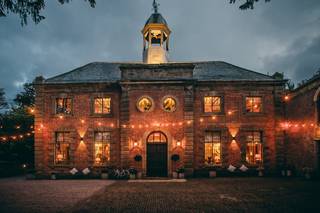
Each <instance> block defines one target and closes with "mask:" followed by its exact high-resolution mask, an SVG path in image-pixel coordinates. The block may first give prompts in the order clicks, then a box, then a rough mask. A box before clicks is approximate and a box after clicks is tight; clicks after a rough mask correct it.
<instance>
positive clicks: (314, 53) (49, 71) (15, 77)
mask: <svg viewBox="0 0 320 213" xmlns="http://www.w3.org/2000/svg"><path fill="white" fill-rule="evenodd" d="M158 1H159V3H160V4H161V6H160V12H161V13H162V14H163V16H164V17H165V18H166V19H167V21H168V23H169V25H170V28H171V29H172V32H173V33H172V41H171V52H170V55H171V59H172V60H174V61H190V60H224V61H227V62H230V63H233V64H236V65H239V66H243V67H246V68H248V69H253V70H256V71H259V72H263V73H268V72H269V73H272V72H275V71H284V72H286V74H287V76H289V77H291V78H293V79H294V80H295V81H300V80H302V79H305V78H308V77H309V75H311V74H312V73H313V72H314V71H315V70H317V68H318V67H319V62H318V61H320V60H317V58H319V35H320V29H319V26H320V25H319V21H320V2H319V0H308V1H301V0H281V1H277V0H273V1H272V2H271V3H268V4H265V3H264V2H261V3H259V4H257V5H256V8H255V10H249V11H241V10H239V9H238V7H237V6H236V5H230V4H228V0H219V1H212V0H201V1H194V0H158ZM47 2H48V4H47V6H46V9H45V11H44V15H45V16H46V19H45V20H44V21H42V22H41V23H40V24H38V25H34V24H33V23H31V22H30V23H29V25H28V26H26V27H21V26H20V21H19V19H18V18H17V17H15V16H9V17H6V18H1V19H0V75H1V78H0V87H5V89H6V92H7V94H8V96H10V97H12V96H13V95H14V94H15V93H16V92H17V90H18V89H19V88H17V87H16V85H17V84H19V82H24V81H31V80H32V79H33V78H34V77H35V76H37V75H44V76H45V77H50V76H53V75H56V74H59V73H63V72H66V71H69V70H71V69H73V68H76V67H79V66H82V65H84V64H86V63H89V62H92V61H139V60H141V52H142V38H141V34H140V30H141V29H142V27H143V25H144V23H145V21H146V19H147V18H148V16H149V15H150V14H151V12H152V10H151V3H152V0H98V1H97V5H96V8H94V9H93V8H90V7H89V6H88V3H86V2H84V1H72V2H71V3H70V4H65V5H63V6H61V5H60V4H59V3H58V2H57V1H56V0H53V1H51V0H50V1H47ZM310 77H311V76H310Z"/></svg>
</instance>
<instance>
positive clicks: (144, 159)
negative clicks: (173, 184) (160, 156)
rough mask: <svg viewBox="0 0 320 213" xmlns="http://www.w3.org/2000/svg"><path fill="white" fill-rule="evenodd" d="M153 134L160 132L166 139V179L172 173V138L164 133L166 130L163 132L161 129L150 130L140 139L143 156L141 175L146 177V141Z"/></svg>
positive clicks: (167, 133)
mask: <svg viewBox="0 0 320 213" xmlns="http://www.w3.org/2000/svg"><path fill="white" fill-rule="evenodd" d="M153 132H162V133H163V134H164V135H166V137H167V153H168V154H167V174H168V177H170V176H171V174H172V172H171V157H170V156H171V150H172V136H171V134H170V133H169V132H168V131H166V130H163V129H161V128H155V129H153V130H150V131H146V132H145V133H144V134H143V137H142V149H143V156H142V170H143V174H144V175H145V176H146V174H147V155H148V153H147V139H148V136H149V135H150V134H151V133H153Z"/></svg>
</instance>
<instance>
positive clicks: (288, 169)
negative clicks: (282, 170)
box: [286, 165, 293, 177]
mask: <svg viewBox="0 0 320 213" xmlns="http://www.w3.org/2000/svg"><path fill="white" fill-rule="evenodd" d="M292 170H293V166H291V165H288V166H287V171H286V174H287V177H291V176H292Z"/></svg>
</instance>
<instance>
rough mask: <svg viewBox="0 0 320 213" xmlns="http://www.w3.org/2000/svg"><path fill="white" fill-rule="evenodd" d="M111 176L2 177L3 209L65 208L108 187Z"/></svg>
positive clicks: (0, 206) (0, 200) (0, 196)
mask: <svg viewBox="0 0 320 213" xmlns="http://www.w3.org/2000/svg"><path fill="white" fill-rule="evenodd" d="M113 182H114V181H109V180H25V179H24V178H23V177H20V178H7V179H0V212H1V213H6V212H9V213H15V212H19V213H24V212H30V213H31V212H32V213H37V212H46V213H51V212H65V211H66V209H69V208H71V207H72V206H74V205H75V204H76V203H77V202H80V201H81V200H86V198H88V197H90V196H92V195H93V194H94V193H95V192H98V191H99V190H102V189H105V188H107V187H106V186H108V185H110V184H112V183H113Z"/></svg>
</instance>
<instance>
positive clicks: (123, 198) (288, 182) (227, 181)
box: [0, 178, 320, 213]
mask: <svg viewBox="0 0 320 213" xmlns="http://www.w3.org/2000/svg"><path fill="white" fill-rule="evenodd" d="M319 194H320V182H315V181H303V180H299V179H276V178H216V179H190V180H188V181H186V182H161V183H150V182H148V183H147V182H139V183H136V182H134V183H132V182H127V181H116V182H114V181H108V180H56V181H50V180H42V181H26V180H22V179H0V212H1V213H2V212H10V213H15V212H21V213H23V212H33V213H37V212H46V213H50V212H76V213H86V212H103V213H105V212H282V213H285V212H320V204H319V201H320V198H319Z"/></svg>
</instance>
